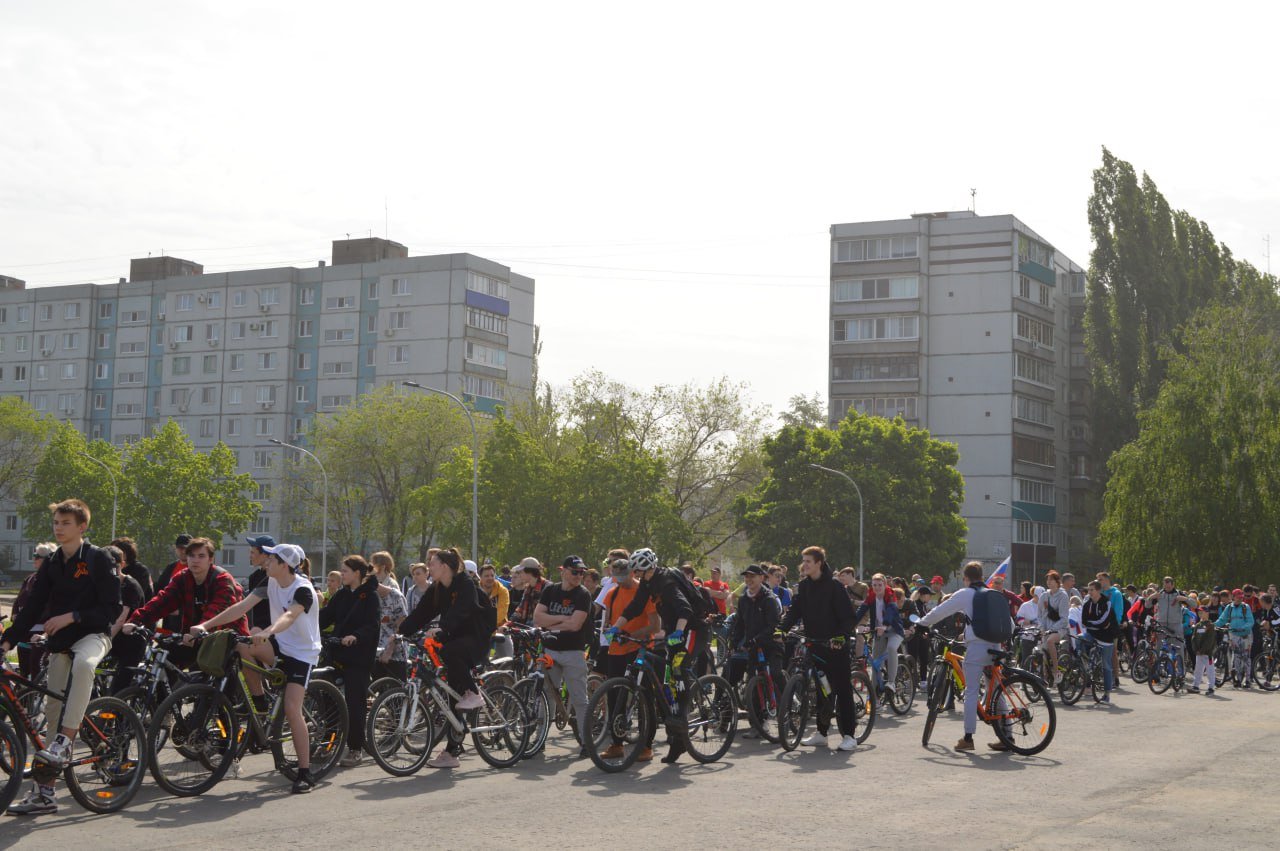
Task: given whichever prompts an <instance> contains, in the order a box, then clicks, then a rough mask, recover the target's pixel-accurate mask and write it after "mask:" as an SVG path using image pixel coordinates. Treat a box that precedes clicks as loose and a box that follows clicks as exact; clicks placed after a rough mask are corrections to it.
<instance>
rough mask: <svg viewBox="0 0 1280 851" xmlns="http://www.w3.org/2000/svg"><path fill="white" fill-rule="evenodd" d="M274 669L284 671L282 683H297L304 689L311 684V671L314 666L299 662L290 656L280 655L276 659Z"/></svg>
mask: <svg viewBox="0 0 1280 851" xmlns="http://www.w3.org/2000/svg"><path fill="white" fill-rule="evenodd" d="M276 667H277V668H279V669H280V670H282V671H284V681H285V682H286V683H297V684H298V685H300V686H302V687H303V688H306V687H307V685H308V684H310V682H311V669H312V668H314V667H315V665H311V664H308V663H307V662H300V661H298V660H297V659H294V658H293V657H292V656H285V655H283V654H281V655H280V657H279V658H277V659H276Z"/></svg>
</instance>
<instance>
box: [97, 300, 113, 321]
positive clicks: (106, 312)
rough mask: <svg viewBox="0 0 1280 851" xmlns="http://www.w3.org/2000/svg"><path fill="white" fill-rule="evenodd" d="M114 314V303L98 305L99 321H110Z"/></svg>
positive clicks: (108, 302) (107, 302)
mask: <svg viewBox="0 0 1280 851" xmlns="http://www.w3.org/2000/svg"><path fill="white" fill-rule="evenodd" d="M115 312H116V306H115V303H114V302H110V301H104V302H100V303H99V304H98V318H99V319H110V318H111V317H112V316H113V315H114V314H115Z"/></svg>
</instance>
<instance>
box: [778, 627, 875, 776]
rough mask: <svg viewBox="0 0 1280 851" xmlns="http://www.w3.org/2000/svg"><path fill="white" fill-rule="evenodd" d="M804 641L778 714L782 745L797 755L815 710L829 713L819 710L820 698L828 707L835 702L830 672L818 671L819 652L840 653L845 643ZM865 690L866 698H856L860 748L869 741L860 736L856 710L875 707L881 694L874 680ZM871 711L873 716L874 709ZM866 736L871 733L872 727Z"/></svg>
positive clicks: (793, 660)
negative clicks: (876, 688) (858, 707)
mask: <svg viewBox="0 0 1280 851" xmlns="http://www.w3.org/2000/svg"><path fill="white" fill-rule="evenodd" d="M800 639H801V640H800V643H799V645H798V646H797V648H796V655H795V657H794V658H793V659H792V661H791V665H790V666H788V676H787V684H786V687H785V688H783V690H782V706H781V709H780V710H779V712H778V743H779V744H780V745H782V749H783V750H785V751H793V750H795V749H796V748H798V747H799V746H800V740H801V739H803V738H804V731H805V728H806V726H807V725H808V723H809V715H810V714H811V708H812V709H814V710H817V711H825V708H826V707H825V706H824V707H823V708H822V709H819V708H818V707H817V703H818V699H819V698H820V699H821V700H822V701H823V702H824V704H825V703H829V702H830V701H831V700H832V699H833V694H832V691H831V683H830V681H829V680H828V679H827V675H826V672H824V671H822V670H821V669H820V668H818V665H817V660H818V657H817V656H816V654H815V650H816V649H822V648H827V649H837V648H839V647H840V646H842V645H843V644H844V643H845V642H844V640H843V639H841V638H836V639H831V640H829V641H822V642H819V641H812V640H809V639H806V638H804V637H803V636H800ZM851 667H852V666H851ZM853 673H857V674H861V675H862V677H864V678H866V676H867V675H866V672H864V671H857V672H853ZM864 686H865V689H866V694H865V695H859V694H857V693H855V694H854V706H855V712H854V729H853V733H854V739H855V740H856V741H857V742H858V743H859V744H861V743H862V742H864V741H866V738H865V737H862V738H859V737H858V736H857V729H858V726H857V725H858V717H859V715H858V712H857V709H856V707H857V706H858V704H859V703H862V702H863V700H868V702H869V703H870V704H871V705H872V706H874V705H875V703H876V702H877V692H876V691H875V689H874V688H873V687H872V686H871V683H870V679H867V680H866V682H865V683H864ZM867 711H868V712H870V709H868V710H867ZM866 732H867V733H868V734H869V733H870V728H869V727H868V728H867V731H866Z"/></svg>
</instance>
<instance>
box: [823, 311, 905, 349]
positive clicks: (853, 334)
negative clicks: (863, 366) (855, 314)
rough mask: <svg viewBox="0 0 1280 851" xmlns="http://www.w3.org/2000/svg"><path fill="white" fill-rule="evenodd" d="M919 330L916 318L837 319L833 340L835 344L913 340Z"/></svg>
mask: <svg viewBox="0 0 1280 851" xmlns="http://www.w3.org/2000/svg"><path fill="white" fill-rule="evenodd" d="M919 328H920V320H919V318H918V317H916V316H884V317H867V318H865V319H837V320H836V321H835V336H834V340H835V342H837V343H851V342H860V341H864V340H914V339H916V338H917V337H919V336H920V334H919Z"/></svg>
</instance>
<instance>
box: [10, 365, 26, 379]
mask: <svg viewBox="0 0 1280 851" xmlns="http://www.w3.org/2000/svg"><path fill="white" fill-rule="evenodd" d="M13 380H14V381H26V380H27V368H26V367H25V366H15V367H14V368H13Z"/></svg>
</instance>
